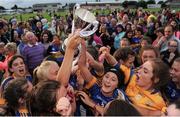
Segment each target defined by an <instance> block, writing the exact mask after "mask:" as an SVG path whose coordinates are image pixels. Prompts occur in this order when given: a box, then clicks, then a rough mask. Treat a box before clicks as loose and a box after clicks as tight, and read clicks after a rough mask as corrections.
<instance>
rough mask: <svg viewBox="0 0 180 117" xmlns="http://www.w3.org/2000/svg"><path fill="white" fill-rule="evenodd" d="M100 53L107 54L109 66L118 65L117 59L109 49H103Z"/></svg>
mask: <svg viewBox="0 0 180 117" xmlns="http://www.w3.org/2000/svg"><path fill="white" fill-rule="evenodd" d="M99 51H100V53H102V54H105V59H106V61H107V62H108V64H109V65H111V66H114V65H116V64H117V63H118V62H117V61H116V59H115V58H114V57H113V56H112V55H111V54H110V49H109V48H108V47H101V48H100V50H99Z"/></svg>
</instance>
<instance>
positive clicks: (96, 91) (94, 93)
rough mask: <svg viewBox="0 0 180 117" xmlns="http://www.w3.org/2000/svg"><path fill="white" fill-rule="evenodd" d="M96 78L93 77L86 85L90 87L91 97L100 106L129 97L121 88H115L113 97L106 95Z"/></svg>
mask: <svg viewBox="0 0 180 117" xmlns="http://www.w3.org/2000/svg"><path fill="white" fill-rule="evenodd" d="M96 81H97V80H96V78H95V77H93V79H92V80H91V81H90V83H89V84H87V85H86V88H87V89H88V91H89V93H90V96H91V99H92V100H93V101H94V102H95V103H97V104H98V105H100V106H103V107H104V106H105V105H106V104H107V103H108V102H110V101H112V100H114V99H117V98H121V99H124V100H126V99H127V97H126V96H125V93H124V92H123V91H122V90H120V89H115V90H114V92H113V95H112V96H111V97H107V96H104V95H103V94H102V92H101V87H100V86H99V85H98V84H97V82H96Z"/></svg>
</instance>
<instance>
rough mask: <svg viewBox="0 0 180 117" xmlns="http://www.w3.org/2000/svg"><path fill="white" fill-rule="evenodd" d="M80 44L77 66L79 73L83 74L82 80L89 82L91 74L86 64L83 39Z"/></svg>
mask: <svg viewBox="0 0 180 117" xmlns="http://www.w3.org/2000/svg"><path fill="white" fill-rule="evenodd" d="M81 45H82V48H81V53H80V57H79V61H78V66H79V69H80V72H81V75H82V76H83V78H84V80H85V81H86V82H89V81H91V80H92V78H93V76H92V74H91V73H90V71H89V69H88V68H87V66H86V44H85V41H84V40H83V41H82V43H81Z"/></svg>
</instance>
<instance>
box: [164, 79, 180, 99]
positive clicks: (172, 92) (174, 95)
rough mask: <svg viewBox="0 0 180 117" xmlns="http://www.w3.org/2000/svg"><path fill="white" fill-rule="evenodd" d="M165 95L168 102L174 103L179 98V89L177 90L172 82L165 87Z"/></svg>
mask: <svg viewBox="0 0 180 117" xmlns="http://www.w3.org/2000/svg"><path fill="white" fill-rule="evenodd" d="M165 93H166V95H167V97H168V99H169V101H170V102H174V101H176V100H177V99H178V98H180V89H177V87H176V85H175V83H174V82H172V81H171V82H170V83H169V84H168V85H167V87H166V91H165Z"/></svg>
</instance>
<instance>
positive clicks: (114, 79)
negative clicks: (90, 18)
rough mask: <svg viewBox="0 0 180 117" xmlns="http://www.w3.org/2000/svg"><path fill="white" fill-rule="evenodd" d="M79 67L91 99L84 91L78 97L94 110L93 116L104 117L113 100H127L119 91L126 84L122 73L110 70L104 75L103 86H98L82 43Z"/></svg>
mask: <svg viewBox="0 0 180 117" xmlns="http://www.w3.org/2000/svg"><path fill="white" fill-rule="evenodd" d="M78 65H79V69H80V73H81V75H82V76H83V78H84V80H85V82H86V83H87V84H86V85H85V88H86V89H87V91H88V93H90V95H91V98H90V97H89V96H88V95H87V94H86V93H85V92H83V91H79V92H78V95H79V96H80V98H81V100H82V101H83V102H84V103H85V104H86V105H88V106H89V107H91V108H92V109H94V113H93V115H102V114H103V112H104V107H105V105H106V104H107V103H108V102H110V101H112V100H113V99H116V98H121V99H123V100H127V99H126V96H125V94H124V92H123V91H122V90H120V89H119V88H120V87H121V86H122V85H121V84H122V83H123V82H124V81H123V79H124V74H123V73H122V71H118V70H116V69H115V68H110V69H109V70H107V72H106V73H105V74H104V76H103V78H102V82H101V86H99V85H98V84H97V79H96V78H95V77H94V76H93V75H92V74H91V73H90V71H89V70H88V68H87V67H86V47H85V44H84V43H82V49H81V56H80V59H79V62H78Z"/></svg>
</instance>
